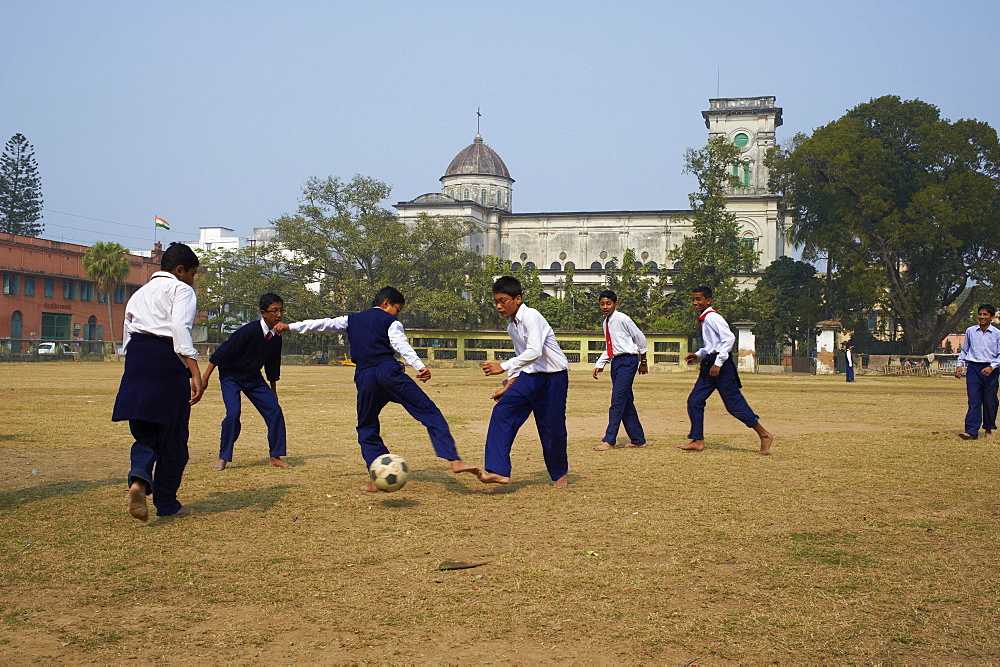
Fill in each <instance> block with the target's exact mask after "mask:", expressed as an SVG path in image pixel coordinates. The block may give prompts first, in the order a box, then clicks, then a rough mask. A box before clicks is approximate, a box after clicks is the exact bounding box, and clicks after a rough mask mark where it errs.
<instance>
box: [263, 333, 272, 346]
mask: <svg viewBox="0 0 1000 667" xmlns="http://www.w3.org/2000/svg"><path fill="white" fill-rule="evenodd" d="M269 340H271V332H270V331H268V332H267V333H266V334H264V342H265V343H266V342H267V341H269Z"/></svg>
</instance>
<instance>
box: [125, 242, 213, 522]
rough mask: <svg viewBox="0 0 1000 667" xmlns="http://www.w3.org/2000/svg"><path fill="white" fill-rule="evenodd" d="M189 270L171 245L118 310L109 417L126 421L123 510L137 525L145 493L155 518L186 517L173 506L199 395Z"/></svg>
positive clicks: (143, 515)
mask: <svg viewBox="0 0 1000 667" xmlns="http://www.w3.org/2000/svg"><path fill="white" fill-rule="evenodd" d="M197 272H198V256H197V255H195V254H194V251H193V250H191V248H189V247H188V246H186V245H184V244H183V243H171V244H170V247H168V248H167V250H166V251H165V252H164V253H163V258H162V259H161V261H160V270H159V271H157V272H156V273H154V274H153V276H152V277H151V278H150V279H149V282H148V283H146V284H145V285H143V286H142V287H140V288H139V290H138V291H136V293H135V294H133V295H132V298H130V299H129V300H128V303H127V304H126V305H125V327H124V329H123V331H124V334H123V336H122V348H123V350H124V352H125V372H124V374H123V375H122V381H121V386H120V387H119V389H118V396H117V398H116V399H115V407H114V412H113V413H112V415H111V419H112V421H124V420H128V426H129V430H131V432H132V437H133V438H135V443H134V444H133V445H132V452H131V462H132V468H131V470H129V473H128V485H129V487H128V511H129V514H131V515H132V516H133V517H135V518H136V519H138V520H139V521H146V520H147V519H149V509H148V507H147V506H146V496H148V495H149V494H150V493H152V495H153V505H154V506H155V507H156V514H157V516H170V515H184V514H190V513H191V508H190V507H188V506H187V505H181V503H180V501H178V500H177V489H178V488H179V487H180V485H181V477H182V475H183V474H184V467H185V466H186V465H187V461H188V420H189V419H190V417H191V406H192V405H194V404H195V403H197V402H198V401H199V400H201V396H202V394H203V393H204V391H205V386H204V384H203V383H202V380H201V373H200V372H199V371H198V351H197V350H196V349H195V348H194V343H193V342H192V340H191V327H192V326H193V325H194V318H195V315H196V313H197V298H196V296H195V292H194V288H193V287H192V286H193V285H194V276H195V274H196V273H197Z"/></svg>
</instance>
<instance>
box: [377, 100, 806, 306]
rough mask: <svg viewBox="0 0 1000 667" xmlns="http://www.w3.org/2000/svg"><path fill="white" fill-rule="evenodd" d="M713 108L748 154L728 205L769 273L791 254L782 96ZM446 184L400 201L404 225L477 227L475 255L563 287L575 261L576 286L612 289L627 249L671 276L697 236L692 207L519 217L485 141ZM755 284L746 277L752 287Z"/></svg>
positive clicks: (468, 151)
mask: <svg viewBox="0 0 1000 667" xmlns="http://www.w3.org/2000/svg"><path fill="white" fill-rule="evenodd" d="M709 107H710V108H709V109H708V110H707V111H704V112H702V115H703V117H704V119H705V125H706V128H707V129H708V130H709V137H715V136H722V137H724V138H725V139H726V140H727V141H729V142H731V143H734V144H736V145H738V146H739V147H740V149H741V151H742V155H743V156H744V159H742V160H741V161H740V163H739V164H737V165H734V175H736V176H737V178H739V179H740V181H741V183H742V184H743V185H742V187H739V188H734V189H732V190H731V191H729V192H728V193H727V195H728V208H729V210H730V211H731V212H732V213H734V214H735V215H736V216H737V220H738V221H739V223H740V226H741V228H742V235H743V238H744V239H746V242H747V243H752V244H753V246H754V248H755V249H756V250H758V251H759V252H760V263H759V267H760V269H763V268H764V267H766V266H767V265H769V264H770V263H771V262H773V261H774V260H776V259H777V258H778V257H780V256H782V255H783V254H785V231H786V225H787V224H788V222H789V221H788V220H786V217H785V213H784V209H783V207H782V205H781V200H780V198H779V197H778V196H777V195H775V194H773V193H771V192H770V191H769V189H768V187H767V183H768V175H767V170H766V169H765V167H764V156H765V153H766V151H767V149H768V148H770V147H771V146H773V145H774V142H775V138H774V132H775V128H776V127H778V126H779V125H781V109H780V108H778V107H776V106H775V98H774V97H751V98H725V99H712V100H709ZM441 183H442V191H441V193H430V194H425V195H421V196H419V197H417V198H416V199H414V200H412V201H408V202H400V203H398V204H396V209H397V210H398V212H399V216H400V219H401V220H404V221H406V220H413V219H415V218H416V217H417V216H418V215H419V214H421V213H426V214H428V215H438V216H449V217H453V216H455V217H462V218H465V219H468V220H471V221H473V222H474V223H476V225H477V227H478V231H477V232H475V233H473V234H472V235H471V236H470V237H469V239H468V241H469V248H470V249H472V250H475V251H476V252H478V253H480V254H483V255H495V256H497V257H500V258H502V259H507V260H510V261H511V262H513V263H514V264H515V268H517V267H518V266H519V265H520V264H526V263H531V264H533V265H534V266H535V267H536V268H538V269H539V271H540V275H541V279H542V282H543V283H544V284H546V285H551V286H558V285H559V284H561V281H562V279H564V278H565V269H566V264H567V263H570V262H571V263H572V264H573V267H574V274H575V277H574V280H575V281H576V282H577V283H580V284H600V283H603V282H604V280H605V277H606V274H605V272H606V269H607V267H608V265H609V263H610V262H611V260H612V258H617V259H618V260H619V262H620V261H621V258H622V256H623V254H624V252H625V250H626V249H628V248H633V249H634V250H635V252H636V255H637V259H638V260H640V261H642V262H643V263H646V262H653V264H654V266H655V268H656V270H664V269H671V268H673V262H672V260H670V259H669V253H670V251H671V250H672V249H673V248H675V247H677V246H679V245H680V244H681V243H682V241H683V240H684V237H685V236H686V235H688V234H690V233H691V231H692V225H691V221H690V217H691V211H690V210H686V209H663V210H655V211H577V212H558V213H513V212H511V205H510V202H511V200H512V194H513V193H512V184H513V183H514V180H513V179H512V178H510V174H509V173H508V172H507V167H506V165H504V164H503V161H502V160H501V159H500V157H499V156H498V155H497V154H496V153H495V152H494V151H493V150H492V149H491V148H489V147H488V146H486V144H484V143H483V140H482V138H481V137H480V136H479V135H476V138H475V140H474V141H473V143H472V144H471V145H470V146H468V147H466V148H465V149H463V150H462V151H461V152H460V153H459V154H458V155H457V156H456V157H455V159H454V160H453V161H452V163H451V165H449V167H448V169H447V170H446V173H445V175H444V176H442V177H441ZM752 279H753V278H752V276H746V277H745V280H744V282H747V281H749V280H752Z"/></svg>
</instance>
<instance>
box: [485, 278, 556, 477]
mask: <svg viewBox="0 0 1000 667" xmlns="http://www.w3.org/2000/svg"><path fill="white" fill-rule="evenodd" d="M521 298H522V294H521V283H520V281H518V279H517V278H513V277H511V276H503V277H501V278H499V279H498V280H497V281H496V282H495V283H493V302H494V303H495V304H496V307H497V311H498V312H499V313H500V315H501V316H503V317H506V318H508V319H510V324H509V325H508V326H507V333H508V334H509V335H510V338H511V340H512V341H513V342H514V352H515V354H516V355H517V356H516V357H513V358H512V359H508V360H507V361H505V362H503V363H502V364H498V363H497V362H495V361H488V362H486V363H485V364H483V372H484V373H486V374H487V375H499V374H500V373H503V372H504V371H506V372H507V375H508V379H507V382H506V383H505V384H504V386H503V387H502V388H500V389H499V390H497V392H496V393H494V394H493V400H494V401H496V402H497V403H496V405H494V406H493V414H492V415H491V416H490V426H489V430H488V431H487V433H486V463H485V465H484V468H485V469H484V470H482V471H480V473H479V479H480V481H482V482H485V483H487V484H510V471H511V465H510V448H511V446H512V445H513V444H514V437H515V436H516V435H517V430H518V429H519V428H521V425H522V424H524V422H525V420H527V419H528V415H529V414H531V413H532V412H534V413H535V425H536V426H537V427H538V437H539V438H540V439H541V441H542V455H543V456H544V458H545V467H546V468H547V469H548V472H549V477H550V478H552V485H553V486H554V487H555V488H557V489H561V488H565V487H566V485H567V472H568V470H569V463H568V461H567V459H566V392H567V389H568V387H569V374H568V373H567V371H568V369H569V362H568V361H567V360H566V355H565V354H563V351H562V350H561V349H559V344H558V343H557V342H556V337H555V334H554V333H553V332H552V327H550V326H549V323H548V322H546V321H545V318H544V317H543V316H542V314H541V313H539V312H538V311H537V310H535V309H534V308H529V307H528V306H525V305H524V304H523V303H521Z"/></svg>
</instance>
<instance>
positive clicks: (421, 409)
mask: <svg viewBox="0 0 1000 667" xmlns="http://www.w3.org/2000/svg"><path fill="white" fill-rule="evenodd" d="M354 384H355V385H356V386H357V388H358V444H360V445H361V456H362V457H364V459H365V465H366V466H371V464H372V461H374V460H375V459H377V458H378V457H379V456H381V455H383V454H388V453H389V449H388V448H387V447H386V446H385V443H384V442H382V436H381V435H380V428H381V427H380V424H379V419H378V417H379V413H380V412H382V408H384V407H385V406H386V404H388V403H390V402H392V403H399V404H400V405H402V406H403V409H405V410H406V411H407V412H408V413H410V416H411V417H413V418H414V419H416V420H417V421H418V422H420V423H421V424H423V425H424V427H425V428H426V429H427V435H429V436H430V438H431V444H432V445H433V446H434V453H435V454H437V455H438V456H439V457H440V458H442V459H447V460H449V461H455V460H457V459H459V458H461V457H459V455H458V450H457V449H455V439H454V438H452V437H451V430H450V429H449V428H448V422H446V421H445V419H444V415H442V414H441V411H440V410H439V409H438V407H437V406H436V405H434V401H432V400H431V399H430V398H429V397H428V396H427V394H425V393H424V392H423V390H422V389H420V387H418V386H417V383H416V382H414V381H413V379H412V378H411V377H410V376H409V375H407V374H406V372H405V371H404V370H403V367H402V365H401V364H400V363H399V362H398V361H396V360H395V359H390V360H389V361H383V362H382V363H381V364H378V365H377V366H371V367H369V368H358V369H356V370H355V371H354Z"/></svg>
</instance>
